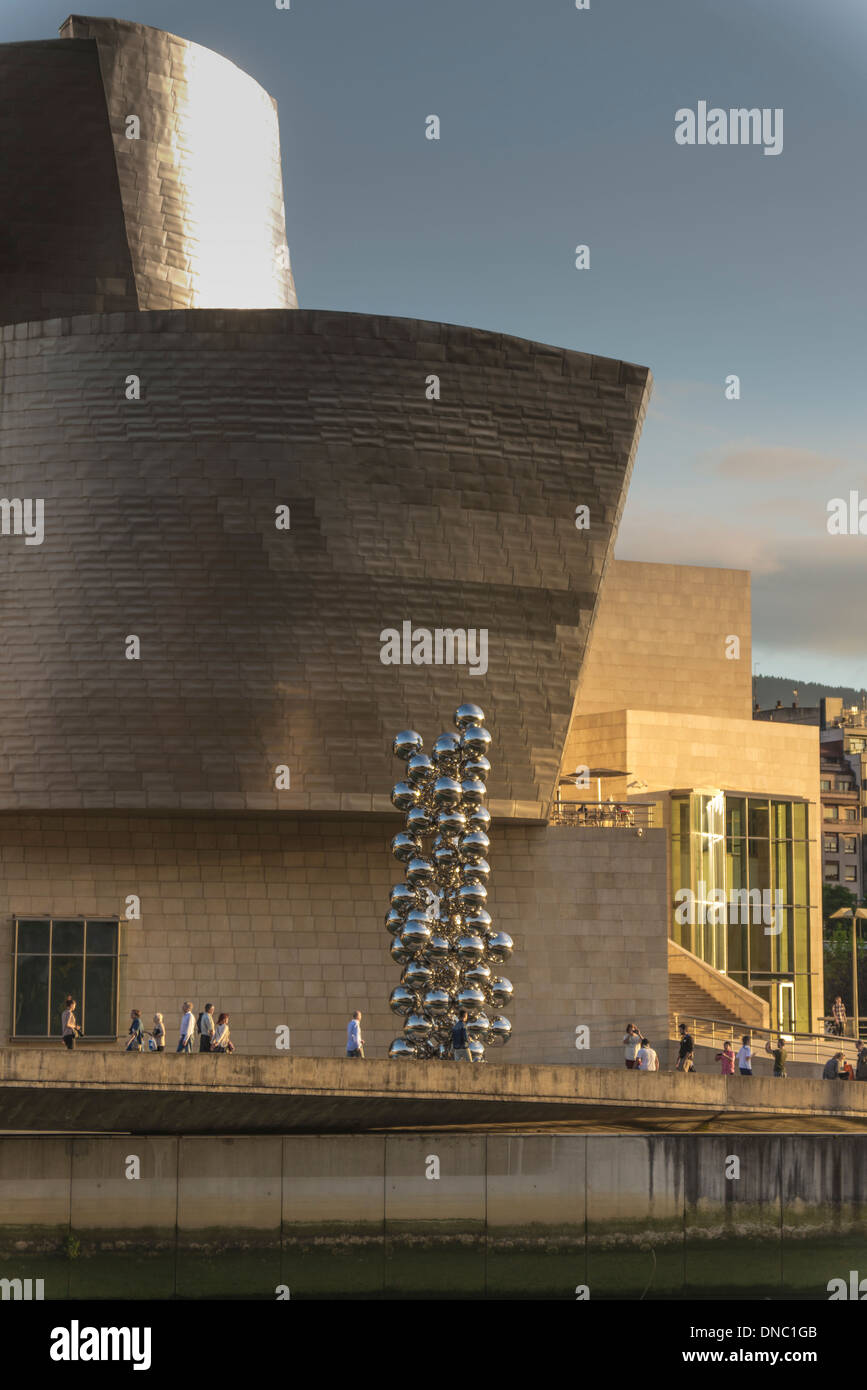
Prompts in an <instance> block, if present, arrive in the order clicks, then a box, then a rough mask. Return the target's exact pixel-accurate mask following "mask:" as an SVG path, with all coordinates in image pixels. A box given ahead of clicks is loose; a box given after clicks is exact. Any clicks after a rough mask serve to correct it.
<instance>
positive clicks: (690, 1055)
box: [675, 1023, 695, 1071]
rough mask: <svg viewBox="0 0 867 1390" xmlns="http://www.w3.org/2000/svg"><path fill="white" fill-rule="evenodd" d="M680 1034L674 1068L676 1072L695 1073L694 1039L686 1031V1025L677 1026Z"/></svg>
mask: <svg viewBox="0 0 867 1390" xmlns="http://www.w3.org/2000/svg"><path fill="white" fill-rule="evenodd" d="M678 1028H679V1032H680V1051H679V1052H678V1054H677V1061H676V1062H675V1066H676V1068H677V1070H678V1071H695V1038H694V1037H693V1036H692V1033H688V1032H687V1031H686V1024H685V1023H681V1024H679V1025H678Z"/></svg>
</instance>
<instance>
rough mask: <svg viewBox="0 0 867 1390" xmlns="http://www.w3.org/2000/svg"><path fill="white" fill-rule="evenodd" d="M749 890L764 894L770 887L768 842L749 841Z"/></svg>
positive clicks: (769, 845) (769, 844)
mask: <svg viewBox="0 0 867 1390" xmlns="http://www.w3.org/2000/svg"><path fill="white" fill-rule="evenodd" d="M749 846H750V888H758V889H759V890H760V891H761V892H764V890H765V889H766V888H770V886H771V843H770V840H750V842H749Z"/></svg>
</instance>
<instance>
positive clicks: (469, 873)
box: [461, 859, 491, 883]
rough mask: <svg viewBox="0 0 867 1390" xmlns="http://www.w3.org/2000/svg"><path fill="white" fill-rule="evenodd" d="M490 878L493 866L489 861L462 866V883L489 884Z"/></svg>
mask: <svg viewBox="0 0 867 1390" xmlns="http://www.w3.org/2000/svg"><path fill="white" fill-rule="evenodd" d="M490 876H491V866H490V864H489V863H488V861H487V859H479V860H478V861H477V862H475V863H472V864H462V865H461V883H487V881H488V879H489V878H490Z"/></svg>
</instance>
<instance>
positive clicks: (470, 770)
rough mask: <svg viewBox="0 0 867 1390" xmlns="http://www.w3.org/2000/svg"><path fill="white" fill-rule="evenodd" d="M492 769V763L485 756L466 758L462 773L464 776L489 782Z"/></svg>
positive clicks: (462, 765)
mask: <svg viewBox="0 0 867 1390" xmlns="http://www.w3.org/2000/svg"><path fill="white" fill-rule="evenodd" d="M490 770H491V764H490V763H489V762H488V760H487V758H486V757H484V756H482V757H479V758H464V761H463V763H462V764H461V775H462V776H463V777H471V778H474V779H475V780H477V781H479V782H487V780H488V773H489V772H490Z"/></svg>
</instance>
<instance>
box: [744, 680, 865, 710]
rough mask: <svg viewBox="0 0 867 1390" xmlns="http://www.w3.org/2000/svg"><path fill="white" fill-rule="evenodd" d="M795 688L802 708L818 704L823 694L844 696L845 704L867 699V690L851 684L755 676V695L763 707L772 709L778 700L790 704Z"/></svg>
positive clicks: (854, 703)
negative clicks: (827, 683)
mask: <svg viewBox="0 0 867 1390" xmlns="http://www.w3.org/2000/svg"><path fill="white" fill-rule="evenodd" d="M794 690H797V692H798V704H799V705H800V706H801V708H802V709H804V708H806V707H807V706H810V705H818V703H819V701H820V700H821V699H822V696H823V695H824V696H828V695H832V696H833V695H839V696H842V697H843V703H844V705H859V706H860V705H861V704H863V703H864V701H865V699H867V691H865V690H856V689H855V688H854V687H853V686H849V685H819V684H817V682H816V681H799V680H795V679H794V677H789V676H753V696H754V698H755V699H756V700H758V702H759V704H760V706H761V708H762V709H771V708H772V707H773V706H774V705H775V704H776V703H777V701H778V700H782V702H783V704H784V705H790V704H791V703H792V701H793V700H794V698H795V697H794V695H793V694H792V692H793V691H794Z"/></svg>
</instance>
